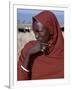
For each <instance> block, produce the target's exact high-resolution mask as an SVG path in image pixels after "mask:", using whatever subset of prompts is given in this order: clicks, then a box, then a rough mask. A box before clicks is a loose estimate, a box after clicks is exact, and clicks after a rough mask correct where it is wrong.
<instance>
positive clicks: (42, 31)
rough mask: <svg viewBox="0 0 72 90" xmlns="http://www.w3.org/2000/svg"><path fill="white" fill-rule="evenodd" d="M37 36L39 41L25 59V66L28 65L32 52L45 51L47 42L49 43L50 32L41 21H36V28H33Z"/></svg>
mask: <svg viewBox="0 0 72 90" xmlns="http://www.w3.org/2000/svg"><path fill="white" fill-rule="evenodd" d="M33 32H34V34H35V37H36V39H37V41H38V43H37V44H36V45H35V46H34V47H32V48H31V49H30V50H29V52H28V54H27V56H26V59H25V63H24V67H25V68H27V67H28V62H29V58H30V56H31V55H32V54H35V53H38V52H40V51H42V52H43V49H46V46H45V44H47V43H48V40H49V32H48V30H46V28H45V27H44V26H43V25H42V24H41V23H39V22H35V23H34V30H33Z"/></svg>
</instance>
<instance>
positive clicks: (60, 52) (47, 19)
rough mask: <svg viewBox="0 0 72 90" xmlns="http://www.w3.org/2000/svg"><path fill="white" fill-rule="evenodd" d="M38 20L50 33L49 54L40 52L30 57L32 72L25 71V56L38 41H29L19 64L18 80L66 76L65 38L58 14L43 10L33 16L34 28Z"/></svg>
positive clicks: (22, 52)
mask: <svg viewBox="0 0 72 90" xmlns="http://www.w3.org/2000/svg"><path fill="white" fill-rule="evenodd" d="M35 21H38V22H40V23H41V24H43V26H44V27H45V28H47V30H49V33H50V40H49V42H48V45H49V46H48V48H49V54H48V55H45V54H42V53H38V54H35V55H32V56H31V57H30V63H29V67H30V72H29V73H27V72H25V71H24V70H23V69H22V68H21V65H22V64H23V63H24V61H25V57H26V55H27V53H28V51H29V49H30V48H32V47H33V46H34V45H35V44H36V43H37V41H36V40H33V41H30V42H29V43H27V44H26V45H25V46H24V48H23V49H22V51H21V55H20V57H19V61H18V65H17V79H18V80H35V79H37V80H39V79H59V78H64V39H63V36H62V33H61V30H60V26H59V23H58V21H57V18H56V16H55V15H54V14H53V13H52V12H51V11H43V12H41V13H39V14H38V15H36V16H34V17H33V23H32V27H33V30H34V22H35Z"/></svg>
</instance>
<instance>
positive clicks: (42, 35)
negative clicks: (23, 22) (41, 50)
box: [34, 22, 49, 43]
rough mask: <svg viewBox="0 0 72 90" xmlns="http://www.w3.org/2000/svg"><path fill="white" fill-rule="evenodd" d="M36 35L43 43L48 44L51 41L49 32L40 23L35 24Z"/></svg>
mask: <svg viewBox="0 0 72 90" xmlns="http://www.w3.org/2000/svg"><path fill="white" fill-rule="evenodd" d="M34 34H35V37H36V39H37V40H38V41H39V42H41V43H47V42H48V40H49V31H48V30H47V29H46V28H45V27H44V26H43V25H42V24H41V23H40V22H35V23H34Z"/></svg>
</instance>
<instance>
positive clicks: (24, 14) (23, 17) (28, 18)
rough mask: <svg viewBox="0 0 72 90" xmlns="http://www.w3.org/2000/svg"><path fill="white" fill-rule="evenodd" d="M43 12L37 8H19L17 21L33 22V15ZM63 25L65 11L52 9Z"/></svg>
mask: <svg viewBox="0 0 72 90" xmlns="http://www.w3.org/2000/svg"><path fill="white" fill-rule="evenodd" d="M40 12H42V10H37V9H19V8H18V9H17V23H26V24H27V23H32V17H33V16H35V15H37V14H38V13H40ZM52 12H53V13H54V14H55V15H56V17H57V19H58V21H59V24H60V26H61V27H63V26H64V11H58V10H52Z"/></svg>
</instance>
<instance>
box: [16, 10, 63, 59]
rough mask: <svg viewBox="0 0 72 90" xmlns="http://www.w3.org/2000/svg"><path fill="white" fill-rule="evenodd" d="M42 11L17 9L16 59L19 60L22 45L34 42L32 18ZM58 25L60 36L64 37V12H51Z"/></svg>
mask: <svg viewBox="0 0 72 90" xmlns="http://www.w3.org/2000/svg"><path fill="white" fill-rule="evenodd" d="M42 11H43V10H36V9H19V8H18V9H17V54H18V55H17V57H18V58H19V55H20V51H21V49H22V48H23V47H24V45H25V44H26V43H27V42H29V41H30V40H35V36H34V34H33V31H32V17H33V16H35V15H37V14H38V13H40V12H42ZM51 12H53V13H54V14H55V15H56V17H57V19H58V22H59V24H60V28H61V31H62V35H63V36H64V11H60V10H51Z"/></svg>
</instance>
